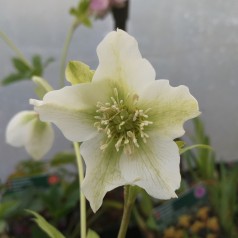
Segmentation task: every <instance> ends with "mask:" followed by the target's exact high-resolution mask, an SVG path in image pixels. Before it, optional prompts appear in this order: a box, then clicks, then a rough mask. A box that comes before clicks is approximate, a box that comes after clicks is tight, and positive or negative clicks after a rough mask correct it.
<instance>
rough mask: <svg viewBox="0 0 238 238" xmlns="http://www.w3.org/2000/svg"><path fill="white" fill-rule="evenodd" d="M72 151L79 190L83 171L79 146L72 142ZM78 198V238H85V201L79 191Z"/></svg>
mask: <svg viewBox="0 0 238 238" xmlns="http://www.w3.org/2000/svg"><path fill="white" fill-rule="evenodd" d="M74 150H75V154H76V158H77V165H78V174H79V188H81V185H82V182H83V179H84V169H83V161H82V158H81V156H80V150H79V144H78V143H77V142H74ZM79 197H80V227H81V229H80V232H81V236H80V238H86V230H87V228H86V226H87V225H86V199H85V196H84V195H83V193H82V192H80V190H79Z"/></svg>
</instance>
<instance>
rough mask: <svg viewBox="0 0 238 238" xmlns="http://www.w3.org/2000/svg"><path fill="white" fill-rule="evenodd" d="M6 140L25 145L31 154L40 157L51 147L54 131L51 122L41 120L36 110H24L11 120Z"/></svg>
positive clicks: (35, 157) (14, 144)
mask: <svg viewBox="0 0 238 238" xmlns="http://www.w3.org/2000/svg"><path fill="white" fill-rule="evenodd" d="M6 141H7V143H9V144H10V145H12V146H16V147H21V146H24V147H25V148H26V150H27V152H28V153H29V155H31V156H32V157H33V158H34V159H39V158H41V157H43V156H44V155H45V154H46V153H47V152H48V151H49V149H50V148H51V146H52V144H53V141H54V132H53V129H52V127H51V125H50V124H48V123H45V122H41V121H40V120H39V117H38V114H37V113H36V112H34V111H22V112H19V113H18V114H16V115H15V116H14V117H13V118H12V119H11V121H10V122H9V124H8V126H7V129H6Z"/></svg>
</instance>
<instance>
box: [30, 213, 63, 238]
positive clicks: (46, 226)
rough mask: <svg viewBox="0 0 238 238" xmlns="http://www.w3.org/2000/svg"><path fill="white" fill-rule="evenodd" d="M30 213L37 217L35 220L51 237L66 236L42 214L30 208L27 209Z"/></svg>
mask: <svg viewBox="0 0 238 238" xmlns="http://www.w3.org/2000/svg"><path fill="white" fill-rule="evenodd" d="M27 212H29V213H30V214H32V215H33V216H34V217H35V218H34V221H35V222H36V223H37V224H38V226H39V227H40V228H41V229H42V230H43V231H45V232H46V233H47V234H48V236H49V237H51V238H65V236H63V235H62V233H60V231H58V230H57V229H56V228H55V227H54V226H52V225H51V224H49V223H48V222H47V221H46V220H45V219H44V218H43V217H42V216H41V215H40V214H38V213H37V212H33V211H30V210H27Z"/></svg>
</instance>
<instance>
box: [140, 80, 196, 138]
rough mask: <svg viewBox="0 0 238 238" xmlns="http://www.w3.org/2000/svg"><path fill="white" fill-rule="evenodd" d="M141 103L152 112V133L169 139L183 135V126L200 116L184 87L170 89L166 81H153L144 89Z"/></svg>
mask: <svg viewBox="0 0 238 238" xmlns="http://www.w3.org/2000/svg"><path fill="white" fill-rule="evenodd" d="M140 98H141V102H142V103H143V104H144V105H146V107H147V108H151V109H152V110H151V111H150V112H149V113H148V114H149V116H150V117H149V120H152V121H153V131H152V133H155V134H156V133H159V135H160V136H164V137H169V138H171V139H175V138H178V137H180V136H182V135H183V134H184V129H183V124H184V122H185V121H187V120H189V119H192V118H194V117H196V116H198V115H199V114H200V112H199V108H198V102H197V100H196V99H195V98H194V97H193V96H192V95H191V94H190V92H189V89H188V88H187V87H186V86H183V85H181V86H178V87H172V86H170V85H169V81H168V80H155V81H154V82H153V83H151V84H150V85H148V86H147V87H145V89H144V91H143V93H142V94H141V95H140Z"/></svg>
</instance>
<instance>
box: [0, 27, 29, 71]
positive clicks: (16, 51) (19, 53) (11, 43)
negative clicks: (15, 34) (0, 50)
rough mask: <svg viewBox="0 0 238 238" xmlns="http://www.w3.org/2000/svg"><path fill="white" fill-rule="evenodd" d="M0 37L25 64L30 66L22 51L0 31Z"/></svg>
mask: <svg viewBox="0 0 238 238" xmlns="http://www.w3.org/2000/svg"><path fill="white" fill-rule="evenodd" d="M0 37H1V38H2V39H3V40H4V41H5V43H6V44H7V45H8V46H9V47H10V48H11V49H12V50H13V51H14V52H15V53H16V55H17V56H18V57H19V58H20V59H21V60H22V61H23V62H24V63H25V64H26V65H27V66H29V68H31V64H30V63H29V61H28V60H27V59H26V58H25V56H24V55H23V53H22V52H21V51H20V50H19V49H18V48H17V47H16V46H15V44H14V43H13V41H12V40H11V39H10V38H9V37H8V36H7V35H6V34H5V33H3V32H2V31H0Z"/></svg>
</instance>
